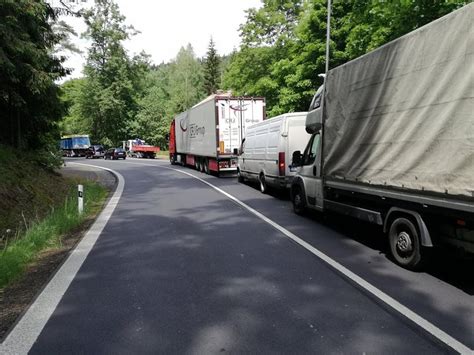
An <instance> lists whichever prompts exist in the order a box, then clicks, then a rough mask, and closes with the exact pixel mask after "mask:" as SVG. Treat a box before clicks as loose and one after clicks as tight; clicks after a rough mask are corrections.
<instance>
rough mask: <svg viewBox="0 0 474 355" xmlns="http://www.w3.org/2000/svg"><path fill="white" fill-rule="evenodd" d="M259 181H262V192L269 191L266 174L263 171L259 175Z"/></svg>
mask: <svg viewBox="0 0 474 355" xmlns="http://www.w3.org/2000/svg"><path fill="white" fill-rule="evenodd" d="M258 182H259V183H260V192H261V193H262V194H265V193H267V192H268V187H267V182H266V181H265V174H264V173H261V174H260V176H259V177H258Z"/></svg>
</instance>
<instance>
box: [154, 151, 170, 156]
mask: <svg viewBox="0 0 474 355" xmlns="http://www.w3.org/2000/svg"><path fill="white" fill-rule="evenodd" d="M156 155H157V156H158V155H160V156H161V155H162V156H165V157H168V156H169V155H170V152H169V151H168V150H160V151H159V152H157V153H156Z"/></svg>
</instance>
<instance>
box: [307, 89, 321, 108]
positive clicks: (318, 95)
mask: <svg viewBox="0 0 474 355" xmlns="http://www.w3.org/2000/svg"><path fill="white" fill-rule="evenodd" d="M320 106H321V92H317V93H316V95H314V97H313V101H311V105H310V107H309V110H310V111H312V110H316V109H317V108H319V107H320Z"/></svg>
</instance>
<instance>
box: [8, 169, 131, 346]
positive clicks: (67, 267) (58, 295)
mask: <svg viewBox="0 0 474 355" xmlns="http://www.w3.org/2000/svg"><path fill="white" fill-rule="evenodd" d="M68 164H77V165H84V166H91V167H94V168H98V169H103V170H107V171H109V172H111V173H112V174H114V175H115V176H116V177H117V178H118V184H117V188H116V189H115V191H114V194H113V195H112V197H111V198H110V200H109V202H108V203H107V206H105V208H104V209H103V210H102V212H101V213H100V215H99V217H97V219H96V220H95V222H94V224H93V225H92V227H91V228H90V229H89V230H88V231H87V233H86V234H85V235H84V237H83V238H82V240H81V241H80V242H79V244H78V245H77V246H76V247H75V248H74V249H73V250H72V251H71V254H70V255H69V257H68V258H67V259H66V261H65V262H64V264H63V265H62V266H61V267H60V268H59V270H58V271H57V272H56V274H55V275H54V277H53V278H52V279H51V280H50V281H49V283H48V284H47V285H46V287H45V288H44V289H43V291H42V292H41V293H40V294H39V296H38V297H37V298H36V300H35V301H34V302H33V304H31V306H30V308H28V310H27V311H26V313H25V314H24V315H23V317H22V318H21V319H20V321H19V322H18V323H17V324H16V326H15V327H14V328H13V330H12V331H11V332H10V334H8V336H7V337H6V339H5V340H4V341H3V343H2V344H0V354H27V353H28V352H29V351H30V350H31V348H32V346H33V344H34V343H35V341H36V339H37V338H38V336H39V335H40V333H41V331H42V330H43V328H44V327H45V325H46V323H47V322H48V320H49V318H50V317H51V315H52V314H53V312H54V310H55V309H56V307H57V306H58V304H59V302H60V301H61V299H62V297H63V295H64V293H65V292H66V290H67V289H68V287H69V285H70V284H71V282H72V280H73V279H74V278H75V277H76V274H77V272H78V271H79V269H80V267H81V265H82V264H83V262H84V260H85V259H86V257H87V255H88V254H89V252H90V251H91V249H92V248H93V247H94V244H95V242H96V241H97V239H98V238H99V236H100V234H101V233H102V230H103V229H104V227H105V225H106V224H107V222H108V221H109V219H110V216H111V215H112V213H113V212H114V210H115V207H117V204H118V202H119V200H120V197H121V196H122V192H123V188H124V186H125V180H124V178H123V176H122V175H121V174H119V173H118V172H116V171H115V170H112V169H108V168H103V167H100V166H96V165H90V164H82V163H72V162H68ZM86 193H87V191H86ZM66 326H67V325H66Z"/></svg>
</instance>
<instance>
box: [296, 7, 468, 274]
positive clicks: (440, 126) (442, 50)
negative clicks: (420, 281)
mask: <svg viewBox="0 0 474 355" xmlns="http://www.w3.org/2000/svg"><path fill="white" fill-rule="evenodd" d="M473 13H474V4H472V3H471V4H469V5H466V6H464V7H463V8H461V9H459V10H457V11H455V12H453V13H451V14H449V15H447V16H445V17H442V18H440V19H438V20H436V21H434V22H432V23H430V24H428V25H426V26H424V27H421V28H419V29H417V30H415V31H413V32H411V33H409V34H407V35H405V36H403V37H401V38H399V39H396V40H394V41H392V42H390V43H388V44H386V45H384V46H382V47H380V48H378V49H376V50H374V51H373V52H370V53H368V54H366V55H364V56H362V57H360V58H357V59H355V60H352V61H350V62H348V63H346V64H344V65H342V66H339V67H337V68H334V69H332V70H330V71H329V72H328V73H326V76H325V82H324V85H323V86H322V87H321V88H320V89H319V90H318V91H317V93H316V95H315V96H314V98H313V100H312V102H311V106H310V109H309V113H308V115H307V117H306V129H307V131H308V132H309V133H311V134H312V137H311V139H310V141H309V142H308V145H307V147H306V149H305V150H304V152H303V153H302V154H301V152H300V151H296V152H294V154H293V159H292V165H293V167H297V169H298V170H299V171H298V174H297V176H296V177H295V178H294V180H293V182H292V186H291V199H292V203H293V208H294V211H295V212H296V213H302V212H303V211H304V210H305V209H307V208H309V209H313V210H317V211H321V212H326V211H333V212H336V213H341V214H344V215H348V216H352V217H355V218H358V219H361V220H364V221H367V222H370V223H375V224H377V225H380V226H381V227H382V230H383V232H385V233H386V235H387V237H388V242H389V245H390V253H391V255H392V257H393V259H394V260H395V261H396V262H397V263H398V264H400V265H402V266H404V267H406V268H409V269H417V268H419V267H420V266H421V265H422V263H423V261H424V260H425V259H426V258H425V257H426V255H427V254H429V253H426V252H427V251H428V250H427V249H428V248H431V247H440V248H438V249H439V250H441V251H443V250H447V248H446V246H454V247H456V248H459V249H461V250H463V251H466V252H468V253H470V254H472V253H474V95H473V89H472V84H473V82H474V65H473V63H474V50H473V48H474V47H473V46H472V43H473V42H472V33H473V32H472V28H473V27H472V14H473Z"/></svg>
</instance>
